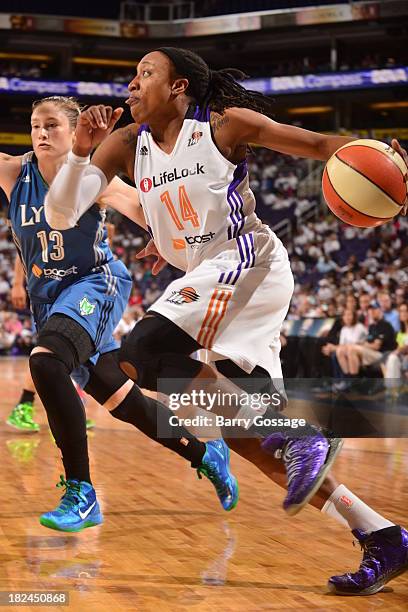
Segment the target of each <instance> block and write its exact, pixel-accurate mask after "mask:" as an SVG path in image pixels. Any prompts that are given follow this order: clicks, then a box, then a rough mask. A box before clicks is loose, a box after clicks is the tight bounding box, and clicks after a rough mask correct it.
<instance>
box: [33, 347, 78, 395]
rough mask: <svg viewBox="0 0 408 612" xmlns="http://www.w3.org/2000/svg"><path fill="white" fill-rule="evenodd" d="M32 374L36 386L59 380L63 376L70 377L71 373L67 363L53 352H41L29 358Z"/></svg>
mask: <svg viewBox="0 0 408 612" xmlns="http://www.w3.org/2000/svg"><path fill="white" fill-rule="evenodd" d="M28 363H29V366H30V372H31V376H32V379H33V382H34V384H35V385H36V386H37V384H38V383H39V382H47V383H49V382H50V381H55V380H58V379H59V378H60V377H61V375H65V374H66V375H68V376H69V374H70V371H69V370H68V368H67V365H66V363H65V362H64V361H63V360H61V359H60V358H59V357H58V356H57V355H55V354H54V353H52V352H51V351H39V352H37V353H34V354H31V355H30V358H29V362H28Z"/></svg>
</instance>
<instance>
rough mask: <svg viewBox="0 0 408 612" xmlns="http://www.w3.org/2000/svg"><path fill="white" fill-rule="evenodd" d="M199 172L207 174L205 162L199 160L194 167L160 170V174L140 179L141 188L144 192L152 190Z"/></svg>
mask: <svg viewBox="0 0 408 612" xmlns="http://www.w3.org/2000/svg"><path fill="white" fill-rule="evenodd" d="M198 174H205V170H204V164H200V163H199V162H197V163H196V164H195V165H194V166H193V167H192V168H182V169H181V170H178V169H177V168H174V170H173V171H172V172H167V170H165V171H164V172H160V174H159V176H158V177H157V176H155V175H154V176H153V178H152V179H151V178H147V177H146V178H142V180H141V181H140V184H139V185H140V189H141V190H142V191H143V193H147V192H148V191H150V190H151V188H152V187H160V186H161V185H166V183H172V182H173V181H179V180H180V179H182V178H186V177H187V176H194V175H198Z"/></svg>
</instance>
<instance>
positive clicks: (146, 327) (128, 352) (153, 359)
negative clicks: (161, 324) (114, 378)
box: [119, 317, 160, 389]
mask: <svg viewBox="0 0 408 612" xmlns="http://www.w3.org/2000/svg"><path fill="white" fill-rule="evenodd" d="M154 319H155V317H151V318H150V317H149V318H148V319H142V320H141V321H140V322H139V323H137V324H136V325H135V327H134V328H133V330H132V331H131V333H130V335H129V336H128V338H127V339H126V340H125V341H124V342H123V343H122V346H121V348H120V351H119V363H120V367H121V368H122V370H123V371H124V372H125V374H126V375H127V376H128V377H129V378H131V379H132V380H135V381H136V382H137V384H138V385H139V387H142V388H144V389H151V388H152V386H154V385H155V383H154V379H157V375H158V372H159V367H160V356H159V351H158V348H159V347H158V345H157V341H155V338H154V335H155V325H154V324H152V322H154Z"/></svg>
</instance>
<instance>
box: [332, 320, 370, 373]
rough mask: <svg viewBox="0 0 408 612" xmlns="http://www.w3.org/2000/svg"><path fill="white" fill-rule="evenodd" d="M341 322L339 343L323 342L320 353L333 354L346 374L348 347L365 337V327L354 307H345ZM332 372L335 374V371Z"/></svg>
mask: <svg viewBox="0 0 408 612" xmlns="http://www.w3.org/2000/svg"><path fill="white" fill-rule="evenodd" d="M342 323H343V325H342V327H341V329H340V338H339V343H338V344H337V345H336V344H333V343H331V342H329V343H327V344H325V345H324V346H323V347H322V353H323V355H326V356H327V357H330V356H333V357H334V355H335V356H336V359H337V362H338V364H339V365H340V368H341V372H342V373H343V374H346V373H347V370H348V362H347V356H348V347H349V346H350V345H356V344H361V343H362V342H363V341H364V340H365V339H366V338H367V328H366V327H365V326H364V325H363V324H362V323H360V322H359V321H358V318H357V312H356V309H355V308H347V309H346V310H345V311H344V314H343V317H342ZM334 374H336V371H335V372H334Z"/></svg>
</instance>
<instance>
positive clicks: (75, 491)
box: [40, 476, 103, 531]
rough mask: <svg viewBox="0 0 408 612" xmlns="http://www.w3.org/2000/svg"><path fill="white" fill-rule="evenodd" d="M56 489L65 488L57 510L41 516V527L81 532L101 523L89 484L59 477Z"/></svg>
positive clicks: (100, 515)
mask: <svg viewBox="0 0 408 612" xmlns="http://www.w3.org/2000/svg"><path fill="white" fill-rule="evenodd" d="M57 487H65V493H64V495H63V496H62V497H61V501H60V504H59V506H58V508H56V509H55V510H52V511H51V512H46V513H45V514H43V515H41V517H40V523H41V525H44V527H49V528H50V529H56V530H57V531H82V529H86V527H94V526H95V525H100V524H101V523H102V522H103V516H102V513H101V510H100V508H99V504H98V501H97V499H96V493H95V489H94V488H93V486H92V485H91V484H89V482H86V481H85V480H81V481H78V480H65V479H64V477H63V476H60V482H59V483H58V484H57Z"/></svg>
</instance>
